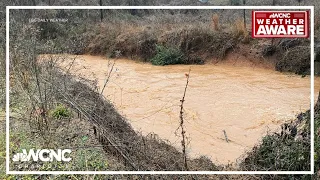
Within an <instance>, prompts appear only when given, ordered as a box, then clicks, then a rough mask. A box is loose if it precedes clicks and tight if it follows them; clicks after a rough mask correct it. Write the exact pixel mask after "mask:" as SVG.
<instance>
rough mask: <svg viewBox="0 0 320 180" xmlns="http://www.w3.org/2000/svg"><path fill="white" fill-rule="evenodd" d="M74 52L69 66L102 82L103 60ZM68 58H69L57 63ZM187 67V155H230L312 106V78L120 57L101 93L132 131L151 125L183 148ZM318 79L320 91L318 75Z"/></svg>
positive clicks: (231, 158)
mask: <svg viewBox="0 0 320 180" xmlns="http://www.w3.org/2000/svg"><path fill="white" fill-rule="evenodd" d="M68 57H74V56H68ZM77 57H78V58H77V60H76V61H75V63H74V67H73V71H74V72H75V73H78V74H82V75H83V76H85V77H87V78H89V79H98V83H99V86H100V87H101V89H102V87H103V84H104V81H105V79H106V77H107V74H108V71H109V69H110V66H109V68H108V63H109V62H108V60H107V59H105V58H103V57H98V56H77ZM69 62H71V59H66V60H64V62H63V63H62V64H61V65H62V66H64V65H67V64H68V63H69ZM189 67H191V74H190V82H189V87H188V90H187V94H186V101H185V106H184V109H185V118H186V132H187V135H188V137H189V142H190V143H189V146H188V153H189V155H190V156H192V157H196V156H199V155H207V156H209V157H210V158H211V160H212V161H213V162H216V163H221V164H226V163H228V162H235V161H236V159H237V158H239V157H240V156H241V155H242V154H244V153H245V151H247V150H250V149H251V148H252V147H253V146H254V144H256V143H258V142H259V140H260V139H261V137H262V136H263V135H265V134H266V133H267V132H268V131H271V132H272V131H277V130H278V129H279V125H280V124H282V123H284V122H286V121H289V120H292V119H294V117H295V116H296V115H297V114H298V113H300V112H303V111H305V110H307V109H310V107H309V104H310V78H308V77H306V78H301V76H296V75H292V74H282V73H279V72H276V71H274V70H270V69H263V68H253V67H237V66H232V65H230V64H216V65H213V64H206V65H173V66H152V65H150V64H143V63H138V62H134V61H132V60H125V59H118V60H116V63H115V66H114V68H113V73H112V75H111V77H110V81H109V82H108V84H107V86H106V89H105V91H104V95H105V96H106V97H107V98H108V99H109V100H110V101H111V102H112V103H113V104H114V105H115V106H116V107H117V109H118V110H119V112H120V113H121V114H122V115H124V116H126V117H127V118H128V119H129V120H130V123H131V124H132V126H133V127H134V128H135V129H136V130H140V131H142V133H143V134H148V133H151V132H154V133H156V134H158V135H159V136H160V137H161V138H163V139H168V140H169V141H170V142H171V143H172V144H173V145H174V146H175V147H177V148H180V137H178V136H177V135H179V134H180V133H179V132H180V130H179V131H178V132H177V133H176V130H177V128H178V126H179V105H180V99H181V98H182V95H183V91H184V86H185V83H186V77H185V73H187V72H188V69H189ZM315 84H316V88H315V89H316V90H319V89H320V78H316V83H315ZM316 94H317V93H316ZM223 131H226V134H227V136H228V138H229V140H230V142H229V143H228V142H226V140H225V136H224V133H223ZM176 134H177V135H176Z"/></svg>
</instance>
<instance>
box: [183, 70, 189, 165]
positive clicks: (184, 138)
mask: <svg viewBox="0 0 320 180" xmlns="http://www.w3.org/2000/svg"><path fill="white" fill-rule="evenodd" d="M190 71H191V68H189V72H188V74H185V75H186V77H187V83H186V86H185V88H184V93H183V97H182V99H181V100H180V102H181V105H180V127H181V135H182V141H181V145H182V154H183V161H184V166H185V169H186V170H188V163H187V154H186V135H185V133H186V131H185V130H184V125H183V123H184V119H183V103H184V101H185V100H184V99H185V97H186V92H187V88H188V84H189V77H190Z"/></svg>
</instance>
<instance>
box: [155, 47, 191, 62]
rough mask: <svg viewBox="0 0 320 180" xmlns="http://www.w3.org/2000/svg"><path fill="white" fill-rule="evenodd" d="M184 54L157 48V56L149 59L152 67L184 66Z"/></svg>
mask: <svg viewBox="0 0 320 180" xmlns="http://www.w3.org/2000/svg"><path fill="white" fill-rule="evenodd" d="M184 62H185V61H184V54H183V53H182V52H181V51H180V50H179V49H176V48H167V47H165V46H161V45H158V46H157V54H156V55H155V56H154V57H153V58H152V59H151V63H152V64H153V65H161V66H164V65H169V64H184Z"/></svg>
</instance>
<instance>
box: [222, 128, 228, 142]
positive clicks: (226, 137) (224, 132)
mask: <svg viewBox="0 0 320 180" xmlns="http://www.w3.org/2000/svg"><path fill="white" fill-rule="evenodd" d="M223 134H224V138H225V139H226V141H227V143H229V139H228V136H227V132H226V131H225V130H223Z"/></svg>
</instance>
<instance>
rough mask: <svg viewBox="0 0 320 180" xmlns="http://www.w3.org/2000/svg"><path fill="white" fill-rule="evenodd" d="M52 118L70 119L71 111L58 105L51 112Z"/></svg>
mask: <svg viewBox="0 0 320 180" xmlns="http://www.w3.org/2000/svg"><path fill="white" fill-rule="evenodd" d="M51 116H52V117H53V118H55V119H63V118H70V117H71V111H70V110H69V109H68V108H66V107H65V106H63V105H61V104H60V105H58V106H57V107H56V108H55V109H53V110H52V111H51Z"/></svg>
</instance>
